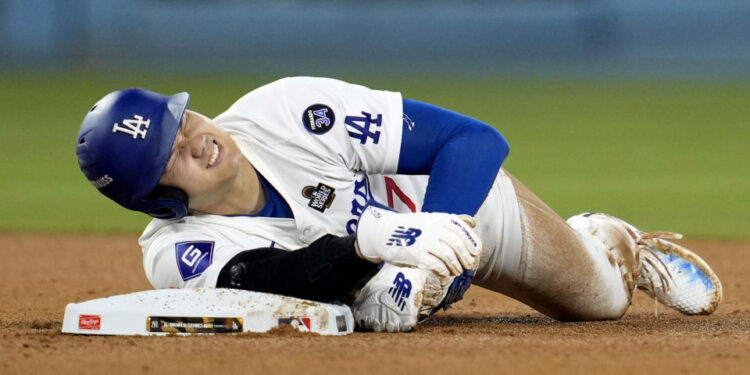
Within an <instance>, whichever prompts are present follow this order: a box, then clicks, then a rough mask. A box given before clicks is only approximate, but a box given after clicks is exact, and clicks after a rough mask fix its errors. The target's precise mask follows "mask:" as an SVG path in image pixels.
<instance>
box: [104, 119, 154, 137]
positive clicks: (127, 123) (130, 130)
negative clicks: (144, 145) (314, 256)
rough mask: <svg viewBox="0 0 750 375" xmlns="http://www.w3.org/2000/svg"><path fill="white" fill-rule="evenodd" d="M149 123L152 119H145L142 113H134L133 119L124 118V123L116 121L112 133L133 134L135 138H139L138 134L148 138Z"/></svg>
mask: <svg viewBox="0 0 750 375" xmlns="http://www.w3.org/2000/svg"><path fill="white" fill-rule="evenodd" d="M149 124H151V120H150V119H145V120H144V119H143V116H141V115H133V118H131V119H123V120H122V125H120V124H118V123H115V126H113V127H112V133H117V132H120V133H125V134H128V135H130V136H132V137H133V139H137V138H138V136H140V137H141V139H146V132H147V131H148V126H149Z"/></svg>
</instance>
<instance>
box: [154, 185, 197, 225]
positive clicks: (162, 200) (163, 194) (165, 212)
mask: <svg viewBox="0 0 750 375" xmlns="http://www.w3.org/2000/svg"><path fill="white" fill-rule="evenodd" d="M145 199H146V200H148V201H150V202H151V203H152V205H154V206H156V207H157V208H153V209H150V210H146V211H145V212H146V213H147V214H149V215H151V216H152V217H155V218H157V219H165V220H170V219H181V218H183V217H185V215H187V213H188V203H189V200H188V196H187V193H185V191H184V190H182V189H180V188H177V187H174V186H162V185H159V186H156V187H155V188H154V190H153V191H151V192H150V193H149V194H148V195H146V197H145Z"/></svg>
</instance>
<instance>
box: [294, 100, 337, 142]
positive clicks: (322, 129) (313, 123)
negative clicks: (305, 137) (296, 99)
mask: <svg viewBox="0 0 750 375" xmlns="http://www.w3.org/2000/svg"><path fill="white" fill-rule="evenodd" d="M334 122H336V115H334V113H333V110H332V109H331V107H329V106H327V105H325V104H313V105H311V106H309V107H307V109H305V112H304V113H302V124H303V125H304V126H305V129H307V131H309V132H311V133H313V134H318V135H320V134H324V133H326V132H327V131H329V130H331V128H332V127H333V124H334Z"/></svg>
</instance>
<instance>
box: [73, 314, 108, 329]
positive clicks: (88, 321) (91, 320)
mask: <svg viewBox="0 0 750 375" xmlns="http://www.w3.org/2000/svg"><path fill="white" fill-rule="evenodd" d="M101 327H102V318H101V317H100V316H99V315H83V314H82V315H79V316H78V329H86V330H94V331H98V330H100V329H101Z"/></svg>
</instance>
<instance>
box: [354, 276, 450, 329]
mask: <svg viewBox="0 0 750 375" xmlns="http://www.w3.org/2000/svg"><path fill="white" fill-rule="evenodd" d="M453 279H454V278H453V277H439V276H437V275H435V274H434V273H432V272H429V271H426V270H422V269H419V268H406V267H396V266H394V265H391V264H387V263H386V264H384V265H383V268H381V269H380V271H378V273H377V274H375V276H373V278H372V279H370V281H368V282H367V284H366V285H365V286H364V288H362V290H361V291H360V293H359V295H358V296H357V299H356V300H355V301H354V303H353V304H352V312H353V313H354V321H355V322H356V323H357V327H358V328H359V329H362V330H367V331H375V332H383V331H388V332H408V331H411V330H412V329H414V327H415V326H416V325H417V322H419V321H420V320H423V319H426V318H427V317H429V316H430V314H432V312H433V311H434V310H435V309H436V307H437V306H438V305H439V304H440V302H441V301H442V300H443V298H445V295H446V293H447V291H448V286H449V285H450V284H451V281H452V280H453Z"/></svg>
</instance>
